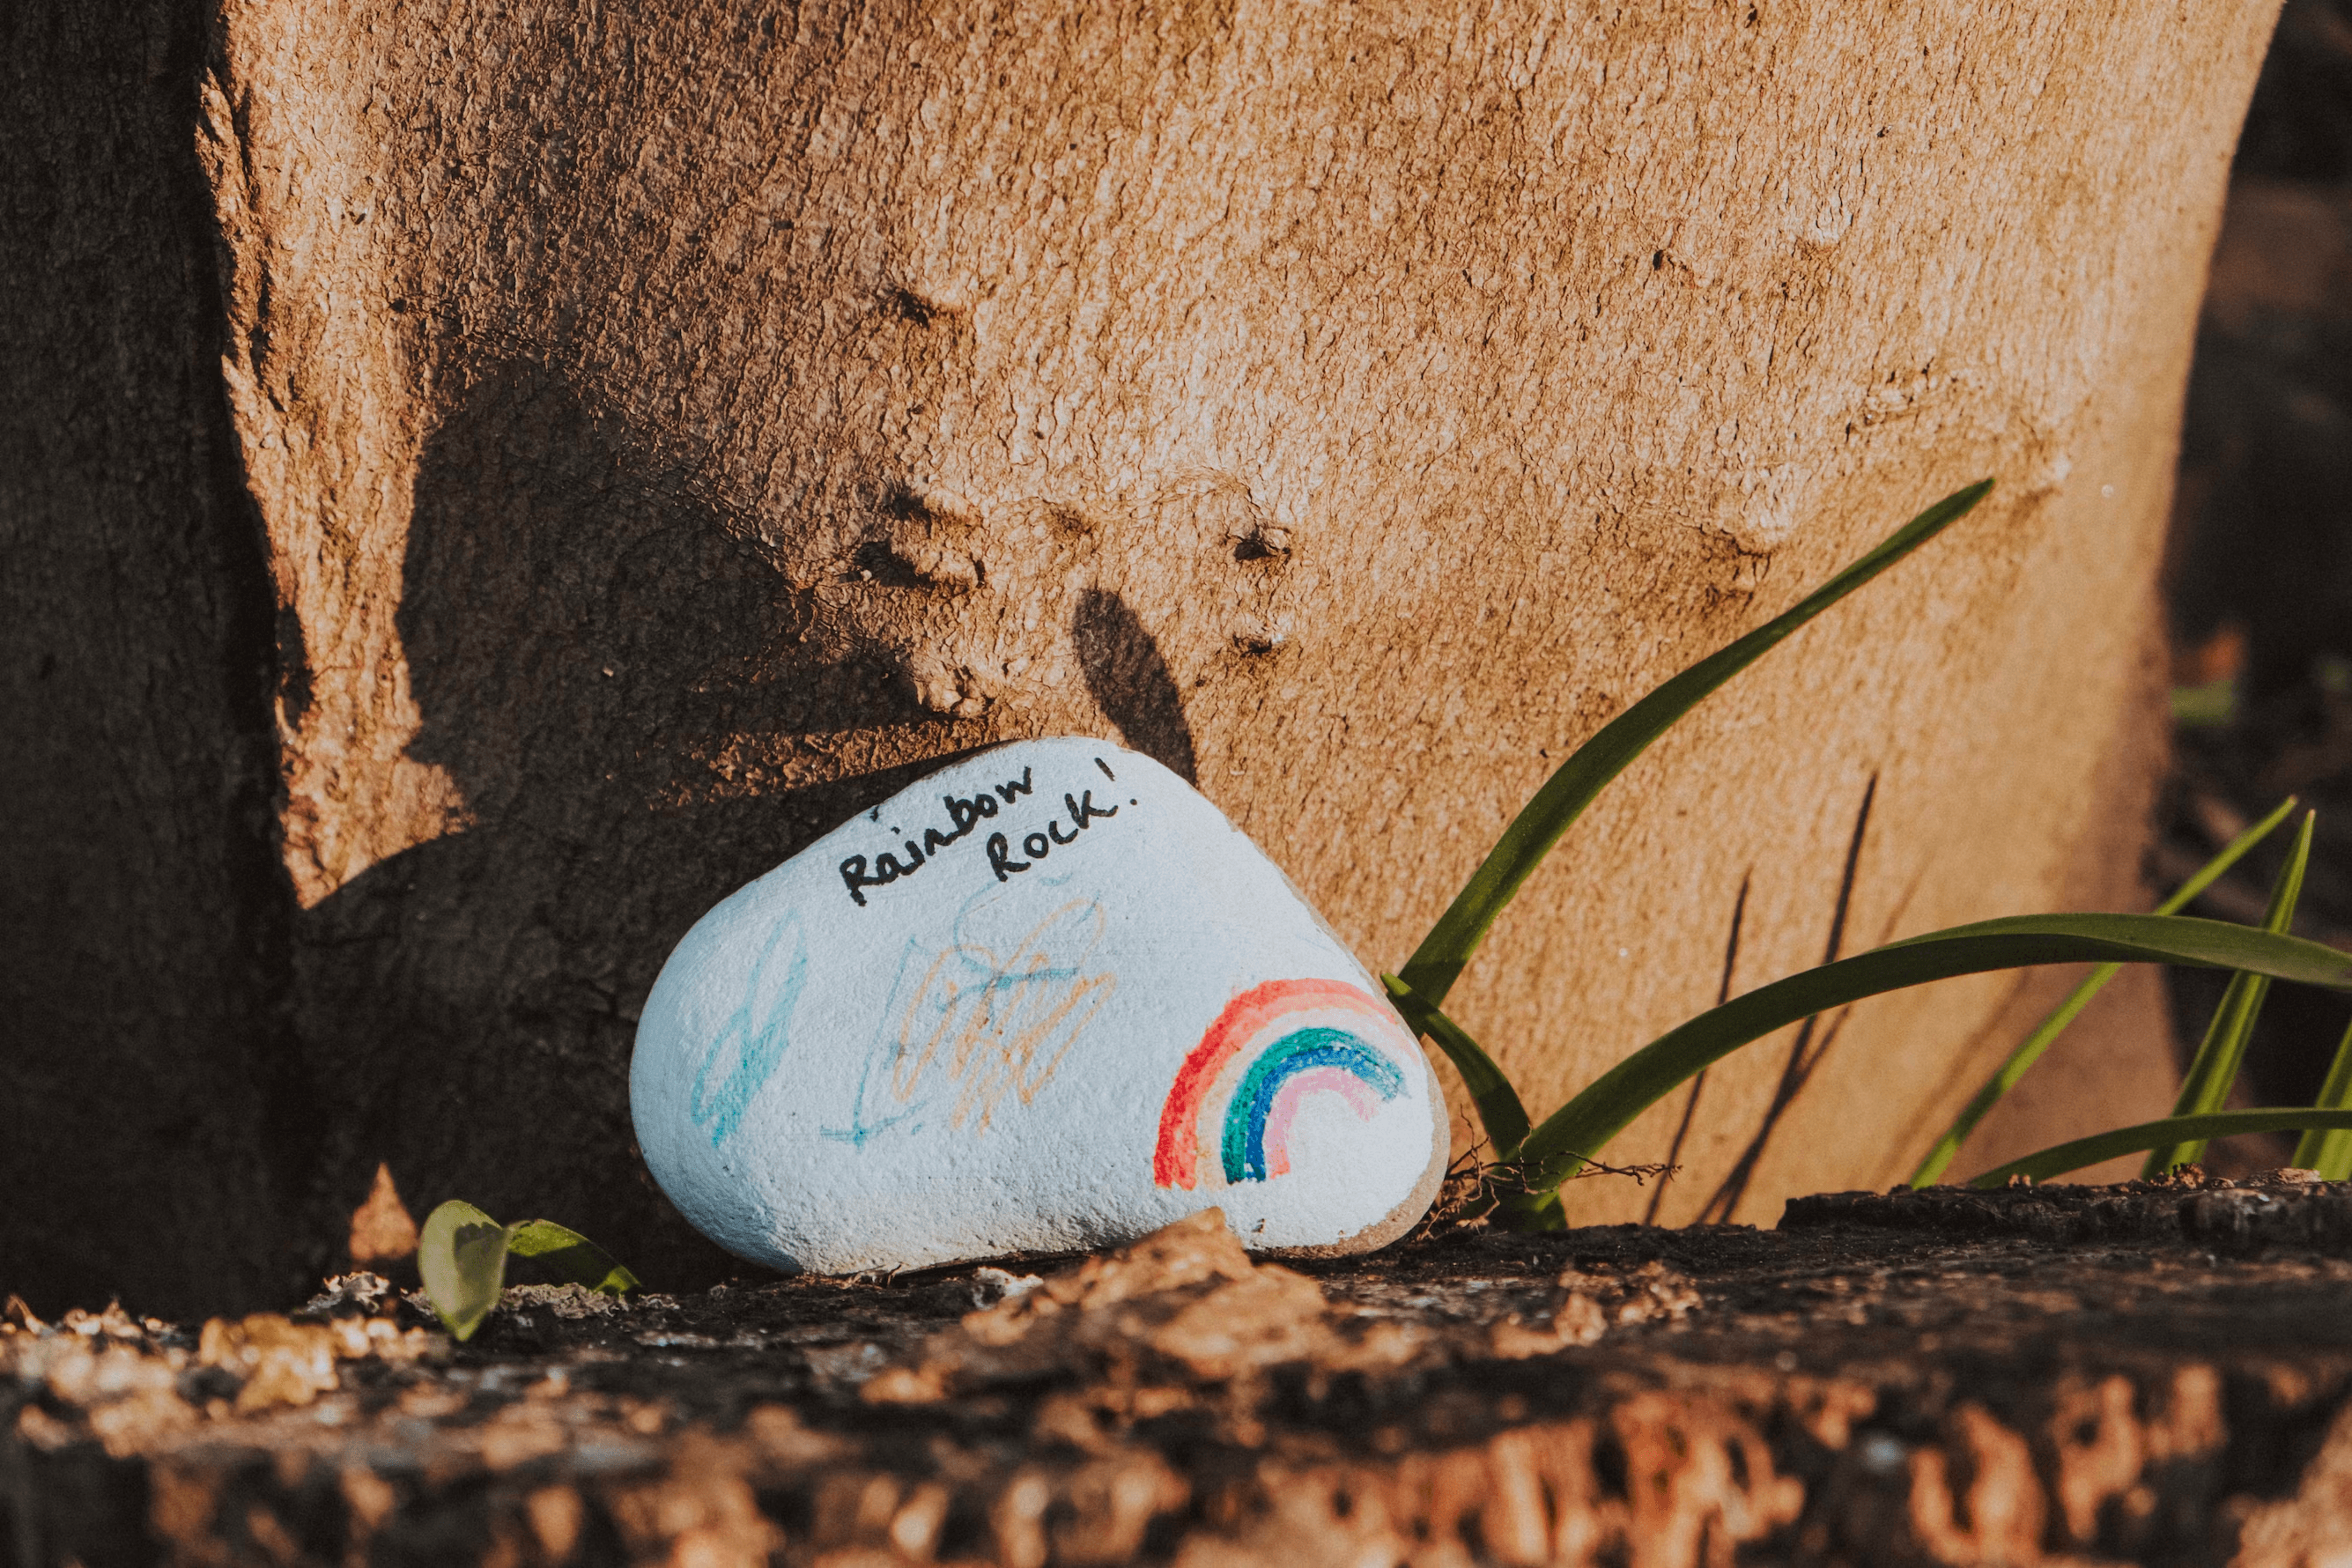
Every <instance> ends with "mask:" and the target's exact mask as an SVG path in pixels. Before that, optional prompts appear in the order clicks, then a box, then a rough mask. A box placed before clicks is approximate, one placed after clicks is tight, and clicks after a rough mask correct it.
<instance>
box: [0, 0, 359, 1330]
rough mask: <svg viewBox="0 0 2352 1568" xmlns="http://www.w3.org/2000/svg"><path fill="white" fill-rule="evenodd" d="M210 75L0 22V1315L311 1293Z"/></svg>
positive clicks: (256, 587) (154, 50) (163, 20)
mask: <svg viewBox="0 0 2352 1568" xmlns="http://www.w3.org/2000/svg"><path fill="white" fill-rule="evenodd" d="M203 44H204V25H203V17H202V16H200V15H199V14H197V12H196V11H194V9H193V8H191V7H190V6H187V5H179V4H164V3H156V4H132V5H91V6H65V5H12V6H9V7H7V8H6V10H5V15H0V70H5V73H6V74H5V90H0V129H4V130H5V144H6V146H7V147H8V149H9V154H8V158H7V161H6V167H5V173H0V279H5V288H6V297H5V302H0V711H5V714H6V718H5V721H0V734H5V737H6V740H5V744H0V863H5V871H0V951H5V958H0V1193H5V1194H7V1200H6V1202H5V1203H0V1282H5V1285H6V1286H7V1287H8V1288H14V1289H36V1288H37V1290H38V1292H39V1293H40V1294H41V1295H42V1296H43V1297H44V1298H47V1299H54V1300H77V1299H79V1300H95V1299H100V1298H102V1297H103V1296H104V1295H105V1294H106V1292H108V1291H109V1290H114V1289H133V1290H135V1292H136V1294H137V1296H138V1299H139V1300H145V1301H151V1302H153V1303H155V1306H156V1310H174V1311H190V1310H206V1309H213V1308H217V1307H219V1306H223V1305H227V1304H232V1303H241V1304H244V1305H248V1306H260V1305H263V1304H265V1303H270V1302H278V1301H282V1300H285V1299H286V1296H287V1292H288V1291H289V1290H292V1289H299V1287H300V1284H301V1281H302V1279H303V1278H304V1274H303V1271H302V1268H301V1267H300V1265H299V1263H298V1262H297V1261H296V1259H295V1258H294V1250H293V1248H292V1247H290V1246H289V1237H291V1235H292V1234H293V1232H292V1228H291V1224H290V1220H289V1214H290V1209H291V1205H292V1202H293V1201H294V1199H295V1198H296V1197H297V1196H299V1194H305V1193H307V1191H308V1189H309V1185H310V1182H311V1181H312V1179H313V1178H312V1172H313V1168H314V1162H313V1160H312V1159H311V1157H310V1145H311V1144H312V1143H314V1142H315V1139H314V1138H313V1137H312V1135H311V1133H310V1125H311V1122H310V1105H309V1103H308V1098H307V1096H306V1095H305V1093H304V1092H303V1087H302V1074H303V1061H302V1058H300V1057H299V1055H298V1054H297V1053H296V1052H295V1050H294V1049H293V1045H294V1041H293V1037H292V1035H291V1033H290V1032H289V1030H288V1029H287V1028H286V1027H285V1026H284V1023H283V1020H282V1019H280V1018H279V1017H278V1016H276V1014H275V1013H274V1012H273V1008H274V1006H275V1005H276V1003H277V1001H278V998H279V997H281V996H282V994H283V984H282V981H283V974H284V970H285V966H286V964H287V962H288V955H289V934H290V933H289V912H290V911H289V909H288V906H287V900H286V899H285V896H284V892H283V889H284V878H283V876H282V874H281V873H280V872H279V871H278V868H277V867H276V865H275V864H274V859H275V858H274V856H273V855H272V853H271V847H270V846H271V841H272V833H271V814H270V795H271V791H272V787H273V784H274V781H275V773H276V757H275V754H274V747H273V745H272V743H271V737H270V733H269V730H268V708H267V706H266V703H267V697H268V684H267V682H268V664H269V658H270V645H271V637H272V634H271V629H270V624H271V605H270V598H269V590H268V578H267V576H266V574H265V562H264V558H263V552H262V545H261V535H260V530H259V528H258V526H257V521H256V519H255V516H254V513H253V510H252V506H251V503H250V501H249V500H247V498H246V496H245V494H244V491H243V488H242V486H241V484H240V482H239V479H238V473H237V458H236V440H235V437H234V436H233V434H232V432H231V430H230V426H229V419H228V410H227V408H226V405H224V403H223V400H222V397H221V389H220V370H219V361H220V349H221V337H222V315H221V308H220V296H219V288H218V277H219V270H218V267H217V264H216V258H215V251H216V248H217V246H216V242H215V239H214V238H213V219H212V214H211V211H210V205H209V203H208V202H207V201H206V199H205V185H204V181H203V175H202V172H201V170H200V168H199V167H198V164H197V162H196V157H195V145H194V136H193V133H192V130H193V124H194V116H195V112H196V84H197V80H198V78H199V72H200V68H201V66H202V61H203ZM320 1260H323V1249H321V1259H320Z"/></svg>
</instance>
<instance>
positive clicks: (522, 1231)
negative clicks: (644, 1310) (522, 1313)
mask: <svg viewBox="0 0 2352 1568" xmlns="http://www.w3.org/2000/svg"><path fill="white" fill-rule="evenodd" d="M507 1250H508V1251H509V1252H511V1253H512V1254H513V1255H514V1256H515V1257H517V1258H527V1259H529V1260H530V1270H529V1272H531V1273H534V1274H537V1275H540V1276H541V1277H542V1279H543V1281H544V1282H545V1283H548V1284H553V1285H562V1284H573V1283H576V1284H581V1285H585V1286H587V1287H588V1289H591V1290H602V1291H604V1293H605V1294H607V1295H611V1296H620V1295H625V1294H626V1293H627V1292H629V1291H631V1290H635V1289H638V1283H637V1277H636V1276H635V1275H634V1274H632V1273H630V1272H629V1271H628V1270H627V1269H626V1268H622V1267H621V1265H620V1264H618V1263H616V1262H614V1259H613V1255H612V1254H611V1253H609V1252H607V1251H605V1250H604V1248H603V1247H599V1246H597V1245H596V1244H595V1243H594V1242H593V1241H591V1240H589V1239H588V1238H587V1237H584V1236H583V1235H581V1234H580V1233H579V1232H578V1231H576V1230H572V1229H571V1228H569V1227H568V1226H560V1225H558V1224H556V1223H555V1222H554V1221H553V1220H551V1219H527V1220H523V1221H521V1222H520V1223H519V1224H516V1225H510V1226H507Z"/></svg>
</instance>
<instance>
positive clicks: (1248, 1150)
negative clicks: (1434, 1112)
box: [1151, 980, 1418, 1191]
mask: <svg viewBox="0 0 2352 1568" xmlns="http://www.w3.org/2000/svg"><path fill="white" fill-rule="evenodd" d="M1383 1045H1385V1046H1387V1047H1388V1048H1387V1049H1386V1050H1383V1049H1382V1048H1381V1047H1382V1046H1383ZM1397 1055H1404V1056H1406V1057H1407V1059H1412V1057H1415V1056H1417V1055H1418V1050H1417V1047H1414V1045H1413V1041H1412V1037H1411V1036H1410V1035H1408V1034H1406V1033H1405V1031H1404V1027H1403V1026H1402V1024H1401V1023H1399V1022H1398V1021H1397V1018H1396V1016H1395V1015H1394V1014H1393V1013H1391V1011H1390V1010H1389V1008H1388V1007H1387V1006H1386V1005H1384V1004H1382V1003H1381V1002H1379V1001H1377V1000H1375V999H1374V998H1373V997H1372V996H1371V995H1370V994H1369V993H1367V992H1366V991H1364V990H1363V989H1362V988H1361V987H1360V986H1356V985H1350V984H1348V983H1347V982H1345V981H1342V980H1269V981H1267V982H1265V984H1262V985H1255V986H1252V987H1251V988H1250V989H1249V990H1247V991H1244V992H1243V993H1242V994H1240V995H1238V996H1236V997H1234V999H1233V1000H1232V1001H1231V1002H1228V1003H1227V1004H1225V1007H1224V1010H1223V1012H1221V1013H1219V1014H1218V1015H1217V1018H1216V1022H1214V1023H1213V1024H1211V1025H1210V1026H1209V1029H1208V1033H1206V1034H1204V1035H1202V1037H1201V1043H1200V1044H1199V1045H1197V1046H1195V1047H1192V1051H1191V1052H1190V1054H1188V1055H1187V1056H1186V1057H1185V1058H1184V1065H1183V1066H1182V1067H1181V1068H1178V1069H1177V1071H1176V1081H1175V1083H1174V1084H1173V1085H1171V1087H1170V1089H1169V1090H1168V1101H1167V1103H1166V1104H1165V1105H1164V1106H1162V1107H1161V1108H1160V1139H1159V1142H1157V1143H1156V1144H1155V1145H1154V1146H1153V1149H1152V1153H1151V1179H1152V1181H1153V1182H1154V1183H1155V1184H1158V1185H1160V1186H1163V1187H1181V1188H1184V1189H1186V1190H1187V1191H1189V1190H1191V1189H1192V1187H1194V1186H1196V1185H1197V1184H1199V1182H1200V1179H1201V1170H1200V1166H1201V1163H1202V1155H1204V1154H1207V1155H1211V1156H1213V1158H1212V1159H1211V1161H1210V1165H1211V1169H1212V1171H1213V1173H1215V1174H1218V1175H1222V1176H1223V1179H1224V1184H1227V1185H1232V1184H1235V1183H1239V1182H1263V1181H1265V1180H1266V1179H1268V1178H1269V1177H1273V1176H1280V1175H1286V1174H1287V1173H1289V1170H1290V1130H1291V1125H1292V1122H1293V1121H1295V1120H1296V1118H1297V1114H1298V1108H1299V1105H1300V1103H1301V1102H1302V1101H1303V1100H1306V1098H1307V1096H1308V1095H1311V1094H1322V1093H1328V1094H1336V1095H1338V1096H1339V1098H1340V1099H1341V1100H1344V1101H1346V1103H1347V1104H1348V1106H1349V1109H1350V1110H1354V1111H1355V1113H1356V1114H1357V1116H1359V1117H1360V1118H1361V1119H1363V1120H1365V1121H1370V1120H1371V1118H1372V1117H1373V1116H1374V1115H1375V1114H1377V1113H1378V1111H1379V1110H1380V1108H1381V1104H1382V1102H1384V1101H1387V1100H1394V1099H1395V1098H1396V1097H1397V1096H1398V1095H1400V1094H1402V1093H1403V1092H1404V1088H1405V1076H1404V1072H1403V1070H1402V1068H1400V1067H1399V1066H1398V1065H1397V1063H1396V1061H1395V1060H1393V1059H1391V1058H1392V1057H1394V1056H1397Z"/></svg>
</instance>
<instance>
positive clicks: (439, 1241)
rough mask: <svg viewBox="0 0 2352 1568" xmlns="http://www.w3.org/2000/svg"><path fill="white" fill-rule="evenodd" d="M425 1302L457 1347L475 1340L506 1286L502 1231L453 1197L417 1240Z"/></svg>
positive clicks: (427, 1221) (432, 1216)
mask: <svg viewBox="0 0 2352 1568" xmlns="http://www.w3.org/2000/svg"><path fill="white" fill-rule="evenodd" d="M416 1271H417V1273H419V1274H421V1275H423V1276H424V1277H425V1300H429V1301H431V1302H432V1303H433V1310H434V1311H435V1312H436V1313H437V1314H438V1315H439V1316H440V1319H441V1321H442V1323H443V1324H444V1325H446V1327H447V1329H448V1330H449V1334H450V1337H451V1338H453V1339H455V1340H457V1341H458V1342H460V1343H462V1342H465V1341H467V1340H469V1339H472V1338H473V1337H474V1331H475V1330H477V1329H478V1328H480V1327H481V1326H482V1320H483V1319H485V1318H487V1317H488V1316H489V1315H490V1309H491V1308H493V1307H495V1306H497V1305H498V1304H499V1289H500V1288H501V1287H502V1286H503V1285H504V1284H505V1283H506V1272H507V1232H506V1228H505V1227H504V1226H500V1225H499V1222H498V1221H496V1220H494V1219H492V1218H491V1217H490V1216H489V1215H486V1214H484V1213H483V1212H482V1211H481V1210H479V1209H478V1208H476V1207H475V1206H474V1205H471V1204H467V1203H459V1202H458V1201H457V1199H455V1198H452V1199H450V1200H449V1201H448V1202H447V1203H446V1204H443V1205H441V1206H440V1207H439V1208H436V1209H435V1210H434V1211H433V1212H432V1213H431V1214H429V1215H425V1228H424V1230H423V1231H422V1232H421V1233H420V1234H419V1235H418V1237H417V1240H416Z"/></svg>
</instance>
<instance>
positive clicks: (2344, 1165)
mask: <svg viewBox="0 0 2352 1568" xmlns="http://www.w3.org/2000/svg"><path fill="white" fill-rule="evenodd" d="M2317 1109H2319V1110H2352V1025H2347V1026H2346V1027H2345V1030H2344V1038H2343V1040H2342V1041H2341V1042H2339V1043H2338V1044H2337V1046H2336V1060H2335V1063H2334V1064H2333V1065H2332V1066H2330V1067H2329V1068H2328V1069H2327V1081H2326V1083H2324V1084H2322V1085H2320V1088H2319V1100H2318V1101H2317ZM2294 1163H2296V1164H2297V1165H2300V1166H2302V1167H2303V1168H2304V1169H2305V1170H2306V1171H2316V1172H2318V1173H2320V1174H2321V1175H2323V1176H2325V1177H2326V1178H2327V1179H2328V1180H2329V1181H2331V1182H2343V1181H2352V1132H2346V1131H2340V1130H2336V1129H2332V1128H2331V1129H2325V1130H2323V1129H2321V1128H2316V1127H2315V1128H2313V1129H2311V1130H2310V1131H2307V1132H2305V1134H2304V1135H2303V1141H2302V1142H2299V1143H2297V1144H2296V1145H2295V1146H2294Z"/></svg>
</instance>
